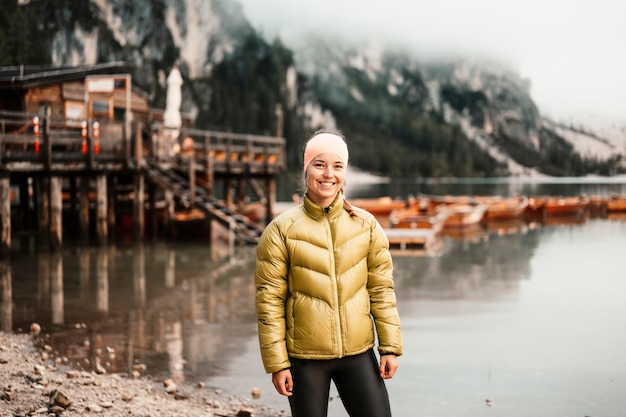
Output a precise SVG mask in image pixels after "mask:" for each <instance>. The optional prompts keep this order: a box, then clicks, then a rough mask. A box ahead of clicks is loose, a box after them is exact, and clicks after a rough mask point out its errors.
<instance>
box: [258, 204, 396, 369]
mask: <svg viewBox="0 0 626 417" xmlns="http://www.w3.org/2000/svg"><path fill="white" fill-rule="evenodd" d="M355 210H356V211H357V212H358V216H350V214H349V213H348V212H347V211H346V210H345V209H344V208H343V195H342V194H339V195H338V196H337V198H336V199H335V201H334V202H333V204H332V205H331V206H330V207H329V208H328V209H327V211H326V210H324V209H323V208H322V207H320V206H318V205H316V204H314V203H313V202H312V201H311V200H309V199H308V198H307V197H306V196H305V198H304V201H303V203H302V204H300V205H299V206H297V207H294V208H292V209H289V210H287V211H285V212H283V213H281V214H280V215H279V216H277V217H276V218H275V219H274V220H273V221H272V222H271V223H270V224H269V225H268V226H267V227H266V229H265V231H264V232H263V235H262V236H261V239H260V241H259V244H258V247H257V260H256V267H255V285H256V311H257V317H258V332H259V334H258V336H259V343H260V348H261V357H262V359H263V365H264V367H265V370H266V372H268V373H272V372H276V371H279V370H281V369H285V368H288V367H289V366H290V362H289V356H292V357H294V358H300V359H333V358H341V357H344V356H350V355H356V354H359V353H362V352H365V351H366V350H368V349H370V348H372V347H373V346H374V325H375V327H376V333H377V335H378V351H379V352H380V353H381V354H387V353H393V354H395V355H398V356H399V355H401V354H402V336H401V332H400V320H399V317H398V311H397V308H396V297H395V293H394V288H393V277H392V272H393V267H392V260H391V255H390V253H389V242H388V240H387V237H386V235H385V233H384V231H383V229H382V227H381V226H380V224H379V223H378V222H377V221H376V219H375V218H374V217H373V216H372V215H371V214H370V213H368V212H366V211H364V210H360V209H355Z"/></svg>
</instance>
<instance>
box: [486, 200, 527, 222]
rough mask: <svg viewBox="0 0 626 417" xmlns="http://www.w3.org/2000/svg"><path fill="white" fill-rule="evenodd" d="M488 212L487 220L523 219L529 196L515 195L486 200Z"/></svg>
mask: <svg viewBox="0 0 626 417" xmlns="http://www.w3.org/2000/svg"><path fill="white" fill-rule="evenodd" d="M484 204H486V205H487V212H486V213H485V221H487V222H503V221H507V220H514V219H522V218H523V217H524V214H525V213H526V208H527V207H528V197H526V196H515V197H508V198H503V199H501V200H498V199H493V200H489V201H485V203H484Z"/></svg>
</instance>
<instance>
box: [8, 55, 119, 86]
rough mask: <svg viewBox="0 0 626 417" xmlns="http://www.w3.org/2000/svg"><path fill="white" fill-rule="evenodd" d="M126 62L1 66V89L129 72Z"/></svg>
mask: <svg viewBox="0 0 626 417" xmlns="http://www.w3.org/2000/svg"><path fill="white" fill-rule="evenodd" d="M129 72H130V68H129V66H128V65H127V64H126V63H125V62H108V63H104V64H95V65H79V66H40V65H37V66H19V67H0V89H4V90H6V89H16V90H22V89H28V88H33V87H40V86H42V85H49V84H55V83H58V82H65V81H74V80H83V79H84V78H85V77H86V76H88V75H97V74H121V73H129Z"/></svg>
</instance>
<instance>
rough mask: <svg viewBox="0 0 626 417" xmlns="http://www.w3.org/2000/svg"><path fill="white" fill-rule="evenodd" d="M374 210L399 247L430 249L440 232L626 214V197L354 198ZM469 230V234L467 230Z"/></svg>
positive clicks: (458, 233) (463, 232)
mask: <svg viewBox="0 0 626 417" xmlns="http://www.w3.org/2000/svg"><path fill="white" fill-rule="evenodd" d="M350 202H351V203H352V204H353V205H355V206H357V207H361V208H363V209H365V210H367V211H369V212H371V213H372V214H374V215H375V216H376V217H377V218H378V220H379V222H380V223H381V224H382V225H383V227H384V228H385V230H386V232H387V235H388V237H389V242H390V244H391V245H392V246H395V247H401V248H405V247H415V246H418V247H420V246H421V247H428V246H429V245H431V244H432V243H433V242H434V241H435V240H436V239H437V237H438V236H439V235H440V234H444V235H445V234H447V235H450V236H452V237H455V236H464V235H466V234H470V233H469V232H470V231H474V232H480V231H481V230H484V229H485V228H486V227H489V226H494V225H504V224H511V223H519V224H527V223H529V222H542V223H545V222H550V221H551V220H552V221H554V220H555V219H558V220H565V221H567V220H574V221H576V220H582V219H585V218H586V217H588V216H611V215H612V214H626V195H610V196H607V197H600V196H594V197H589V196H584V195H582V196H567V197H563V196H543V195H542V196H511V197H502V196H468V195H427V194H420V195H418V196H417V197H408V198H407V199H392V198H390V197H382V198H373V199H367V198H365V199H350ZM466 232H467V233H466Z"/></svg>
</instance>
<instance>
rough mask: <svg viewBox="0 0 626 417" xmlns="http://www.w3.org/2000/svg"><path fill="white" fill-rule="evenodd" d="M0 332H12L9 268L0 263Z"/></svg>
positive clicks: (11, 294) (11, 296) (11, 297)
mask: <svg viewBox="0 0 626 417" xmlns="http://www.w3.org/2000/svg"><path fill="white" fill-rule="evenodd" d="M0 300H2V302H1V303H0V331H2V332H5V333H11V332H13V287H12V283H11V268H10V267H9V265H7V264H4V263H1V262H0Z"/></svg>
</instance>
